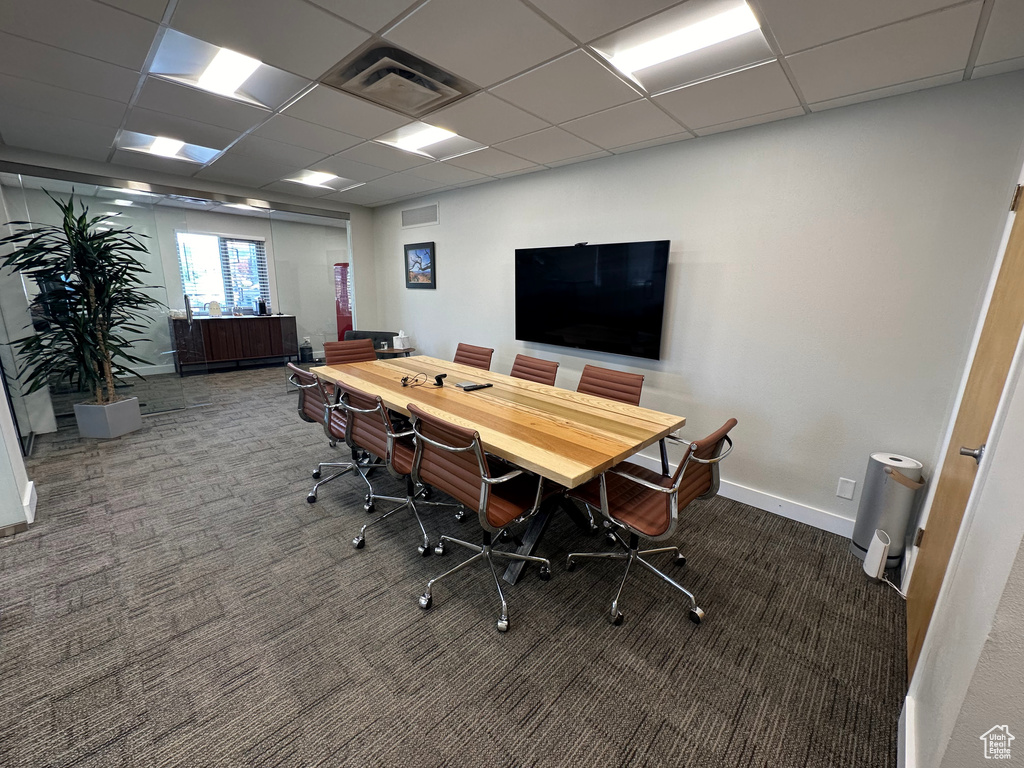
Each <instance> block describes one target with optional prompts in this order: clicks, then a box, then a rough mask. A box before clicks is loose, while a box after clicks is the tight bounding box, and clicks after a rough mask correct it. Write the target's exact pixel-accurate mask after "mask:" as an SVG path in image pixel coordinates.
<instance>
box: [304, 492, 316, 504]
mask: <svg viewBox="0 0 1024 768" xmlns="http://www.w3.org/2000/svg"><path fill="white" fill-rule="evenodd" d="M306 501H308V502H309V503H310V504H316V494H315V493H311V494H309V496H307V497H306Z"/></svg>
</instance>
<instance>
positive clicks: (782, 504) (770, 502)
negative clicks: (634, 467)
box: [631, 454, 854, 539]
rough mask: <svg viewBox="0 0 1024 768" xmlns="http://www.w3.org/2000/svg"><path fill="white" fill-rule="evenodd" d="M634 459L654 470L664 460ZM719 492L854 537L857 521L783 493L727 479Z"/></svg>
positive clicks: (817, 526) (777, 513)
mask: <svg viewBox="0 0 1024 768" xmlns="http://www.w3.org/2000/svg"><path fill="white" fill-rule="evenodd" d="M631 460H632V461H635V462H637V463H638V464H643V465H645V466H647V467H650V468H651V469H656V470H660V469H661V460H660V459H655V458H652V457H650V456H644V455H643V454H637V455H635V456H633V457H632V459H631ZM718 495H719V496H724V497H725V498H727V499H732V500H733V501H738V502H740V503H741V504H749V505H750V506H752V507H757V508H758V509H763V510H764V511H765V512H772V513H774V514H776V515H781V516H782V517H786V518H789V519H790V520H796V521H797V522H800V523H804V524H805V525H809V526H811V527H812V528H818V529H820V530H823V531H828V532H829V533H835V534H838V535H839V536H843V537H845V538H847V539H849V538H852V537H853V522H854V521H853V520H851V519H850V518H848V517H843V516H842V515H837V514H835V513H834V512H828V511H826V510H824V509H818V508H817V507H810V506H807V505H806V504H801V503H800V502H798V501H792V500H790V499H784V498H782V497H781V496H774V495H772V494H770V493H766V492H764V491H759V490H757V489H756V488H748V487H747V486H745V485H740V484H739V483H730V482H729V481H727V480H723V481H722V483H721V486H720V487H719V489H718Z"/></svg>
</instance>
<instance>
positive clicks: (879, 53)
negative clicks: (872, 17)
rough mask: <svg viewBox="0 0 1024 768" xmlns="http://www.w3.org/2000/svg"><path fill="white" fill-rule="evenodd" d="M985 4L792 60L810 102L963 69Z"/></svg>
mask: <svg viewBox="0 0 1024 768" xmlns="http://www.w3.org/2000/svg"><path fill="white" fill-rule="evenodd" d="M980 12H981V3H980V2H975V3H969V4H967V5H961V6H957V7H955V8H950V9H948V10H945V11H939V12H938V13H933V14H929V15H927V16H921V17H919V18H916V19H911V20H910V21H903V22H900V23H898V24H892V25H890V26H888V27H882V28H881V29H876V30H874V31H871V32H865V33H864V34H861V35H856V36H854V37H849V38H846V39H845V40H840V41H838V42H835V43H829V44H828V45H823V46H821V47H820V48H814V49H812V50H810V51H804V52H803V53H797V54H795V55H793V56H788V57H786V60H787V62H788V63H789V66H790V68H791V69H792V71H793V75H794V76H795V77H796V81H797V83H798V84H799V86H800V90H801V91H802V92H803V95H804V98H805V99H806V100H807V101H808V102H816V101H825V100H827V99H834V98H838V97H840V96H848V95H850V94H854V93H861V92H863V91H870V90H874V89H876V88H884V87H886V86H889V85H895V84H897V83H904V82H909V81H911V80H920V79H922V78H925V77H931V76H933V75H939V74H944V73H947V72H952V71H954V70H960V71H963V69H964V67H965V66H966V64H967V55H968V53H969V52H970V50H971V42H972V40H973V39H974V32H975V28H976V27H977V24H978V16H979V14H980Z"/></svg>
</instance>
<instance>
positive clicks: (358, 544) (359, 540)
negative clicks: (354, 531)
mask: <svg viewBox="0 0 1024 768" xmlns="http://www.w3.org/2000/svg"><path fill="white" fill-rule="evenodd" d="M365 545H366V539H364V538H363V536H362V535H361V534H360V535H359V536H356V537H355V538H354V539H352V546H353V547H355V548H356V549H362V548H363V547H364V546H365Z"/></svg>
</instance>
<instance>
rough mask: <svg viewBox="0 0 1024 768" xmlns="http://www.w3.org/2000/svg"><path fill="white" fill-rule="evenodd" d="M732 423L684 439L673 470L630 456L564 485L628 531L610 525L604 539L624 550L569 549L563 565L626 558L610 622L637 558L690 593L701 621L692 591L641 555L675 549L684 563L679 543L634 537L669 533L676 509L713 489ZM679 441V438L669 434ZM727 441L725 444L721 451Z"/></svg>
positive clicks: (618, 615)
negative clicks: (649, 545)
mask: <svg viewBox="0 0 1024 768" xmlns="http://www.w3.org/2000/svg"><path fill="white" fill-rule="evenodd" d="M735 426H736V419H729V420H728V421H727V422H725V424H723V425H722V426H721V427H720V428H719V429H718V430H717V431H715V432H713V433H711V434H710V435H708V436H707V437H705V438H704V439H703V440H694V441H693V442H692V443H689V444H687V445H686V455H685V456H684V457H683V459H682V460H681V461H680V462H679V466H678V467H677V468H676V471H675V472H674V473H673V474H672V475H667V474H658V473H657V472H654V471H652V470H649V469H647V468H645V467H641V466H640V465H638V464H633V463H631V462H628V461H626V462H622V463H621V464H618V465H616V466H615V467H613V468H612V469H609V470H607V471H605V472H604V473H602V474H601V475H600V476H598V477H596V478H594V479H593V480H591V481H590V482H589V483H586V484H585V485H582V486H580V487H578V488H573V489H572V490H570V491H568V495H569V497H570V498H573V499H577V500H579V501H582V502H583V503H584V504H586V505H587V507H588V509H599V510H600V511H601V514H603V515H604V516H605V518H606V519H607V520H608V521H609V522H610V523H611V524H612V525H613V526H615V527H617V528H620V529H622V530H624V531H626V532H627V533H628V534H629V541H628V542H626V541H624V540H623V539H622V537H621V536H619V535H618V533H616V532H614V531H612V532H610V533H609V534H608V536H609V539H610V540H611V541H612V542H614V543H616V544H619V545H621V546H622V547H623V548H624V549H625V550H626V551H625V552H573V553H572V554H570V555H569V556H568V558H567V559H566V561H565V567H566V569H567V570H570V571H571V570H573V568H575V566H576V561H577V560H580V559H583V558H600V559H611V560H625V561H626V570H625V571H624V572H623V574H622V580H621V581H620V582H619V589H618V591H617V592H616V593H615V597H614V598H613V599H612V607H611V612H610V614H609V616H608V620H609V621H610V622H611V623H612V624H616V625H618V624H621V623H622V612H621V611H620V610H619V598H620V597H621V596H622V588H623V587H624V586H625V585H626V577H627V576H628V575H629V569H630V566H632V565H633V563H639V564H640V565H642V566H644V567H645V568H647V570H649V571H651V572H652V573H653V574H655V575H656V576H658V577H659V578H660V579H662V580H663V581H665V582H667V583H668V584H670V585H672V586H673V587H675V588H676V589H678V590H679V591H680V592H682V593H683V594H684V595H686V596H687V597H688V598H690V606H691V607H690V614H689V615H690V620H691V621H693V622H694V623H695V624H700V622H701V619H703V618H704V611H703V610H701V609H700V608H698V607H697V600H696V598H694V596H693V593H692V592H690V591H689V590H687V589H686V588H685V587H683V586H682V585H680V584H679V583H677V582H676V581H674V580H673V579H671V578H670V577H669V576H667V575H666V574H664V573H662V572H661V571H659V570H658V569H657V568H655V567H654V566H653V565H651V564H650V563H648V562H647V561H646V560H644V558H643V557H642V556H643V555H654V554H660V553H664V552H675V554H676V558H675V562H676V564H677V565H685V564H686V558H685V557H684V556H683V555H682V554H681V553H680V552H679V548H678V547H660V548H658V549H645V550H641V549H640V545H639V541H640V537H641V536H643V537H644V538H647V539H652V540H654V541H659V540H662V539H667V538H668V537H670V536H671V535H672V534H673V532H674V531H675V529H676V523H677V522H678V519H679V512H680V510H682V509H683V508H685V507H686V506H687V505H688V504H689V503H690V502H692V501H694V500H695V499H708V498H711V497H712V496H714V495H715V494H717V493H718V484H719V475H718V463H719V462H720V461H721V460H722V459H724V458H725V457H726V456H728V455H729V454H730V453H731V452H732V439H731V438H730V437H729V431H730V430H731V429H732V428H733V427H735ZM670 439H671V440H673V441H675V442H679V443H683V442H684V441H682V440H679V438H676V437H671V438H670ZM726 443H728V445H729V448H728V450H726V451H725V453H722V449H723V448H724V447H725V445H726Z"/></svg>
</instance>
